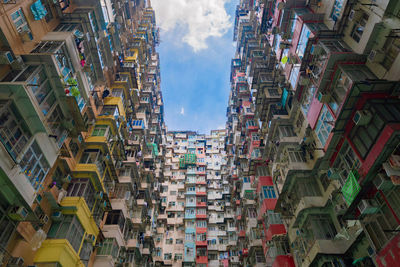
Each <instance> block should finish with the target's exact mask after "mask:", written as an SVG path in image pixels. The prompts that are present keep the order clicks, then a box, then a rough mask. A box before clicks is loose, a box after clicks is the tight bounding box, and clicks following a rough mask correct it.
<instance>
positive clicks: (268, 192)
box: [263, 186, 276, 199]
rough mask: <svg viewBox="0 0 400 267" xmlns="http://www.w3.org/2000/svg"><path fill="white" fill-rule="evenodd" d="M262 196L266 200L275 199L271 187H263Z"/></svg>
mask: <svg viewBox="0 0 400 267" xmlns="http://www.w3.org/2000/svg"><path fill="white" fill-rule="evenodd" d="M263 194H264V198H266V199H274V198H276V194H275V190H274V187H273V186H263Z"/></svg>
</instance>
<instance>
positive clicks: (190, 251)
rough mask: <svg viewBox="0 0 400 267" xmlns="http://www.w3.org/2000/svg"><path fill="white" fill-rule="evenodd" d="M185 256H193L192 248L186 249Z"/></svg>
mask: <svg viewBox="0 0 400 267" xmlns="http://www.w3.org/2000/svg"><path fill="white" fill-rule="evenodd" d="M186 256H187V257H193V256H194V248H191V247H186Z"/></svg>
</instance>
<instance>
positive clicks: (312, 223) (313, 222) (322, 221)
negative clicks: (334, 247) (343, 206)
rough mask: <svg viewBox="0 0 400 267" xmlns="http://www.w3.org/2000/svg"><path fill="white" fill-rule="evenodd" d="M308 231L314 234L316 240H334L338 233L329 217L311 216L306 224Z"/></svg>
mask: <svg viewBox="0 0 400 267" xmlns="http://www.w3.org/2000/svg"><path fill="white" fill-rule="evenodd" d="M305 227H306V231H307V232H312V233H313V234H314V239H317V240H318V239H319V240H321V239H322V240H324V239H328V240H330V239H333V238H334V237H335V236H336V234H337V232H336V228H335V225H334V224H333V222H332V220H331V218H330V216H329V215H310V216H309V219H308V222H306V223H305Z"/></svg>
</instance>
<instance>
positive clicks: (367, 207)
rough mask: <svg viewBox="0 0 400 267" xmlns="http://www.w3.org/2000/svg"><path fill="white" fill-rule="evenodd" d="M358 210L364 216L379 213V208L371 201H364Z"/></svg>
mask: <svg viewBox="0 0 400 267" xmlns="http://www.w3.org/2000/svg"><path fill="white" fill-rule="evenodd" d="M357 208H358V210H359V211H360V213H361V214H362V215H364V214H374V213H376V212H378V210H379V208H378V207H377V206H376V205H375V203H374V202H373V201H372V200H371V199H363V200H361V201H360V203H359V204H358V206H357Z"/></svg>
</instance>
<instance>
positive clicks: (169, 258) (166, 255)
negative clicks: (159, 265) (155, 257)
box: [164, 253, 172, 260]
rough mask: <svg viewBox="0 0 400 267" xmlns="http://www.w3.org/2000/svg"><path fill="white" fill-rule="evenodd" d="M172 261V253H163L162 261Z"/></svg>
mask: <svg viewBox="0 0 400 267" xmlns="http://www.w3.org/2000/svg"><path fill="white" fill-rule="evenodd" d="M171 259H172V253H165V254H164V260H171Z"/></svg>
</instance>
